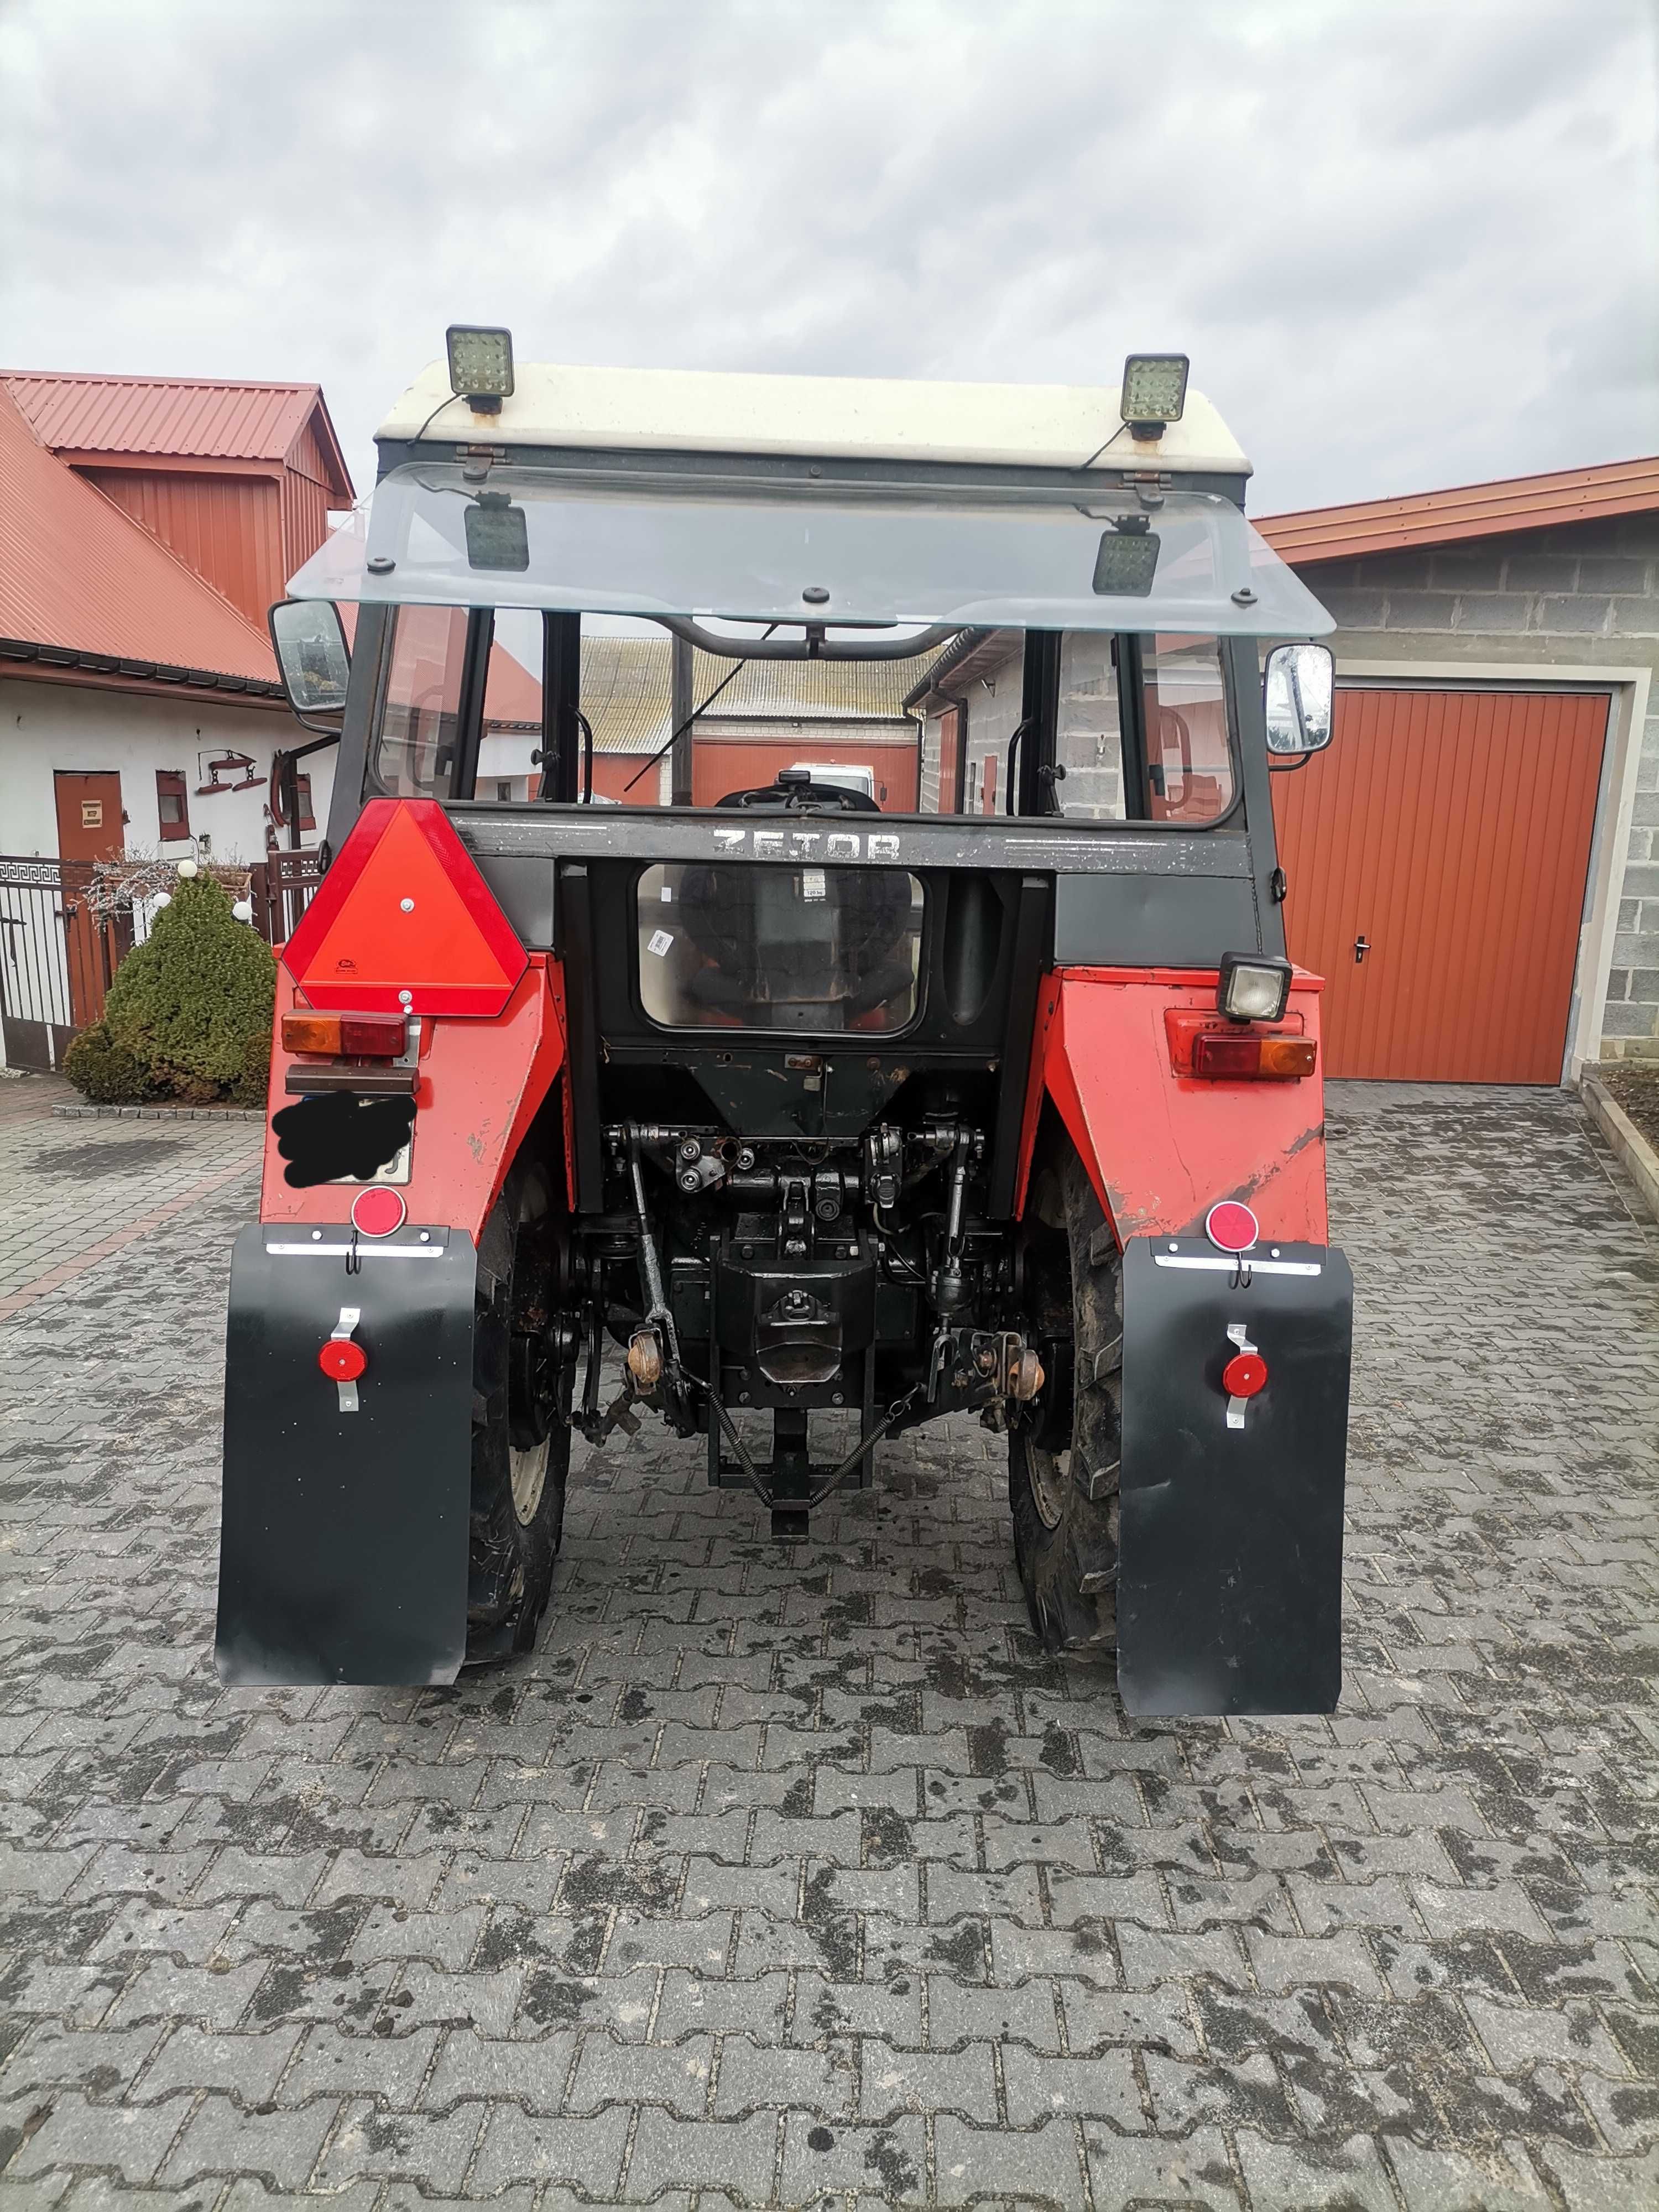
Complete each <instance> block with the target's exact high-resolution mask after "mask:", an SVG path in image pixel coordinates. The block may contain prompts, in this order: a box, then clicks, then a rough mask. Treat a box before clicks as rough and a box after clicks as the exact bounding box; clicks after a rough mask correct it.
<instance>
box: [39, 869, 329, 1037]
mask: <svg viewBox="0 0 1659 2212" xmlns="http://www.w3.org/2000/svg"><path fill="white" fill-rule="evenodd" d="M97 866H98V864H97V863H96V862H94V861H92V860H51V859H40V858H33V857H31V858H27V859H25V858H23V857H21V855H13V854H0V1038H3V1042H4V1047H5V1062H6V1065H7V1066H9V1067H27V1068H31V1069H33V1070H36V1071H37V1072H39V1073H43V1074H50V1073H52V1072H53V1071H54V1070H56V1069H57V1068H58V1067H61V1066H62V1065H63V1060H64V1054H65V1052H67V1051H68V1049H69V1045H70V1039H71V1038H72V1037H73V1036H74V1035H75V1033H76V1030H83V1029H85V1028H86V1027H87V1026H88V1024H90V1023H93V1022H95V1021H99V1020H100V1019H101V1018H102V1017H103V1012H104V999H105V994H106V993H107V991H108V989H109V987H110V985H111V983H112V982H113V981H114V980H115V971H116V969H118V967H119V966H120V964H121V963H122V961H123V960H125V957H126V956H127V954H128V953H129V952H131V950H132V948H133V946H134V945H137V944H142V943H143V939H144V938H145V937H146V936H147V935H148V934H149V920H150V917H151V915H152V914H153V912H154V902H153V900H152V899H149V898H144V897H140V898H139V899H138V900H137V902H134V901H133V900H131V899H126V898H124V899H122V900H120V901H119V902H118V903H117V904H116V905H115V906H114V907H113V908H111V907H110V906H109V904H108V898H107V893H106V894H105V896H103V897H102V898H100V900H99V901H98V902H97V904H96V905H94V900H93V897H92V896H91V894H92V892H93V890H94V873H95V871H96V868H97ZM248 876H249V883H248V892H247V896H248V897H249V899H250V900H251V902H252V907H253V926H254V927H255V928H256V929H257V930H258V932H259V933H260V935H261V936H262V937H263V938H264V939H265V941H266V943H267V944H271V945H281V944H283V943H284V942H285V941H286V939H288V938H289V937H290V936H291V935H292V934H293V932H294V927H295V924H296V923H297V922H298V921H299V919H300V916H301V915H302V914H303V913H304V912H305V910H306V908H307V904H308V903H309V902H310V899H311V895H312V893H313V891H314V890H316V888H317V886H318V884H319V883H320V882H321V881H322V868H321V863H320V860H319V856H318V854H315V853H281V852H277V853H270V854H267V855H266V857H265V859H264V860H263V861H262V862H260V863H259V865H258V866H255V867H252V868H251V869H250V870H249V871H248Z"/></svg>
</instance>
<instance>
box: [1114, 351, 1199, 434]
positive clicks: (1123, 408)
mask: <svg viewBox="0 0 1659 2212" xmlns="http://www.w3.org/2000/svg"><path fill="white" fill-rule="evenodd" d="M1189 367H1190V363H1189V362H1188V358H1187V356H1186V355H1185V354H1184V353H1132V354H1131V355H1130V356H1129V358H1128V359H1127V361H1126V362H1124V364H1123V397H1122V398H1121V401H1120V402H1119V405H1118V412H1119V413H1120V414H1121V416H1122V417H1123V419H1124V421H1125V422H1127V424H1128V425H1129V427H1130V428H1131V429H1132V430H1133V432H1134V435H1136V437H1137V438H1158V437H1161V436H1162V435H1163V434H1164V429H1165V428H1166V427H1167V426H1168V425H1169V424H1170V423H1171V422H1179V421H1180V420H1181V410H1182V408H1183V407H1185V405H1186V404H1187V371H1188V368H1189Z"/></svg>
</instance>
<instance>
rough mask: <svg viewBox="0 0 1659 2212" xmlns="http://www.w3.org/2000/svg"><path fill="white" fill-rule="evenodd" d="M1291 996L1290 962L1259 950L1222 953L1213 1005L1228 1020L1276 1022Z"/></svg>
mask: <svg viewBox="0 0 1659 2212" xmlns="http://www.w3.org/2000/svg"><path fill="white" fill-rule="evenodd" d="M1290 995H1291V963H1290V962H1289V961H1288V960H1276V959H1274V958H1273V957H1272V955H1271V954H1267V953H1260V952H1224V953H1223V954H1222V956H1221V981H1220V983H1219V985H1218V987H1217V991H1216V1000H1215V1002H1216V1005H1217V1006H1218V1008H1219V1010H1220V1011H1221V1012H1223V1013H1224V1014H1225V1016H1226V1017H1227V1018H1228V1020H1229V1021H1230V1022H1279V1021H1283V1020H1284V1018H1285V1006H1286V1004H1287V1003H1288V1001H1289V1000H1290Z"/></svg>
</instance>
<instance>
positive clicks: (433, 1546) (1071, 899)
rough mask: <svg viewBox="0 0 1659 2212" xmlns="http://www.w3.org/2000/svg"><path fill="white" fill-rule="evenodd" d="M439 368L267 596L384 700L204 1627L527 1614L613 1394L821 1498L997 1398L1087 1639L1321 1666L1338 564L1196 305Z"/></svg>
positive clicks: (368, 1677)
mask: <svg viewBox="0 0 1659 2212" xmlns="http://www.w3.org/2000/svg"><path fill="white" fill-rule="evenodd" d="M447 370H448V373H447V375H446V374H445V371H444V369H443V368H441V367H435V368H432V369H429V370H428V371H427V372H426V373H425V374H423V375H422V377H421V378H420V379H419V380H417V381H416V384H415V385H414V386H412V387H411V389H410V391H409V392H407V393H406V394H405V396H404V398H402V399H401V400H400V401H399V402H398V404H397V406H396V407H395V408H394V410H393V411H392V416H391V418H390V419H389V420H388V421H387V422H386V424H385V425H384V426H383V427H382V428H381V430H380V434H379V443H380V480H379V483H378V484H377V487H376V489H375V491H374V498H373V501H372V502H371V504H370V505H369V507H368V511H367V513H366V514H363V515H360V516H358V517H357V518H356V520H355V521H354V523H353V525H352V526H350V527H349V528H347V529H344V530H342V531H341V532H338V533H337V535H336V536H335V537H334V538H332V539H331V541H330V542H329V544H326V545H325V547H324V548H323V550H321V551H320V552H319V553H318V554H317V555H316V556H314V558H313V560H311V561H310V562H307V565H306V567H305V568H302V569H301V572H300V574H298V575H297V576H295V578H294V580H293V581H292V584H291V586H290V587H289V588H290V591H291V592H292V595H293V596H292V597H291V599H289V600H287V601H285V602H284V603H283V605H280V606H278V607H277V608H276V609H275V610H274V611H273V613H272V618H271V626H272V634H273V638H274V641H275V643H276V648H277V652H278V655H279V658H280V659H281V662H282V665H283V673H284V679H285V682H286V684H287V685H288V689H289V698H290V701H291V702H292V704H293V706H294V708H295V713H296V714H298V715H299V717H300V719H301V721H302V722H304V723H306V724H307V726H311V727H313V728H315V729H316V730H317V732H319V738H320V739H321V740H323V741H328V740H331V739H337V744H338V751H337V756H336V760H337V765H336V768H335V771H334V780H333V799H332V805H331V813H330V817H329V822H328V843H327V846H326V847H325V849H324V856H323V857H324V866H325V872H324V873H323V875H322V878H321V882H320V886H319V889H318V890H317V891H316V893H315V896H313V900H312V902H311V904H310V906H309V908H307V911H306V912H305V914H304V915H303V918H302V919H301V921H299V922H298V924H297V926H296V927H295V928H294V930H293V932H292V934H291V935H290V937H289V941H288V943H287V945H285V946H284V947H283V951H282V954H281V964H280V969H279V982H278V990H277V1010H276V1039H275V1050H274V1053H273V1057H272V1074H271V1096H270V1104H271V1109H272V1120H271V1132H272V1133H271V1138H270V1146H269V1149H268V1151H267V1153H266V1158H265V1168H264V1192H263V1197H262V1202H261V1206H260V1218H259V1220H258V1223H257V1224H256V1225H252V1226H250V1227H248V1228H246V1230H244V1231H243V1232H242V1233H241V1235H240V1238H239V1239H238V1242H237V1245H236V1250H235V1258H234V1268H233V1273H232V1279H231V1291H230V1314H229V1340H228V1374H227V1384H226V1423H225V1468H224V1518H223V1545H222V1559H221V1568H220V1585H219V1618H218V1659H219V1667H220V1671H221V1673H222V1675H223V1676H224V1677H225V1679H226V1680H228V1681H234V1682H249V1683H276V1682H305V1683H317V1682H359V1683H435V1682H447V1681H450V1680H453V1678H454V1676H455V1674H456V1673H457V1670H458V1669H459V1668H460V1667H462V1666H463V1665H464V1664H466V1663H469V1662H479V1661H486V1660H490V1659H495V1658H497V1657H499V1656H503V1655H507V1654H510V1653H512V1652H514V1651H523V1650H528V1649H529V1648H530V1647H531V1646H532V1644H533V1643H534V1640H535V1638H536V1635H537V1631H538V1624H539V1622H540V1620H541V1618H542V1615H543V1613H544V1609H545V1607H547V1604H548V1601H549V1594H550V1587H551V1583H552V1577H553V1572H554V1561H555V1557H556V1553H557V1550H558V1547H559V1537H560V1527H561V1520H562V1514H563V1510H564V1502H565V1482H566V1473H567V1468H568V1461H569V1454H570V1444H571V1437H572V1436H573V1434H574V1433H576V1432H578V1431H579V1432H580V1434H581V1435H582V1436H584V1437H587V1438H588V1439H590V1441H592V1442H593V1443H602V1442H603V1441H604V1439H605V1437H606V1436H607V1435H608V1434H609V1433H610V1432H611V1431H612V1430H613V1429H616V1428H617V1427H621V1428H623V1430H624V1431H629V1432H630V1433H631V1432H632V1431H633V1430H634V1429H635V1427H636V1426H637V1425H638V1422H639V1420H640V1418H641V1415H642V1414H649V1415H652V1416H654V1417H655V1418H656V1419H659V1420H660V1421H662V1422H664V1423H665V1424H666V1425H667V1426H668V1428H669V1429H670V1430H671V1431H673V1432H674V1434H675V1435H677V1436H678V1437H684V1438H687V1439H693V1438H700V1439H702V1449H703V1451H704V1452H705V1453H706V1459H707V1468H708V1480H709V1482H710V1483H711V1484H716V1485H722V1486H744V1487H746V1488H748V1489H749V1490H750V1491H752V1492H754V1494H755V1496H756V1498H757V1499H758V1501H759V1503H760V1505H761V1506H762V1507H763V1509H764V1510H765V1512H766V1513H767V1514H768V1515H769V1519H770V1528H771V1533H772V1534H773V1535H774V1536H775V1537H778V1538H781V1539H784V1540H792V1539H794V1540H798V1539H800V1538H803V1537H805V1535H806V1534H807V1533H808V1528H809V1524H810V1521H811V1515H812V1512H813V1510H814V1508H815V1507H817V1506H818V1505H820V1504H823V1501H824V1500H825V1499H826V1498H828V1497H829V1495H830V1494H831V1493H832V1492H835V1491H836V1490H837V1489H839V1488H841V1487H842V1486H867V1485H868V1484H870V1483H871V1481H872V1469H873V1465H874V1460H875V1455H876V1452H877V1449H878V1445H879V1444H880V1443H882V1442H883V1440H884V1439H886V1438H890V1437H897V1436H899V1435H901V1434H902V1432H903V1431H905V1430H907V1429H909V1428H912V1427H914V1426H915V1425H916V1424H918V1423H920V1422H923V1421H930V1420H933V1419H938V1418H939V1417H940V1416H942V1415H945V1414H964V1413H973V1414H977V1416H978V1417H979V1419H980V1420H981V1422H982V1423H983V1425H985V1426H986V1427H987V1429H989V1430H991V1431H994V1433H995V1434H997V1435H999V1436H1000V1437H1004V1438H1006V1446H1007V1455H1008V1494H1009V1503H1010V1508H1011V1512H1012V1523H1013V1544H1014V1551H1015V1555H1016V1557H1017V1559H1018V1565H1019V1571H1020V1574H1021V1576H1022V1578H1023V1581H1024V1589H1025V1595H1026V1598H1027V1601H1028V1603H1029V1606H1030V1620H1031V1626H1032V1630H1033V1632H1034V1633H1035V1635H1036V1636H1037V1637H1038V1638H1041V1640H1042V1644H1044V1645H1045V1646H1046V1647H1048V1649H1050V1650H1054V1651H1069V1652H1077V1653H1080V1654H1085V1655H1091V1656H1097V1655H1100V1654H1103V1653H1106V1652H1110V1651H1113V1650H1115V1654H1116V1661H1117V1670H1118V1680H1119V1683H1120V1686H1121V1694H1122V1697H1123V1700H1124V1703H1125V1705H1127V1708H1128V1710H1129V1711H1131V1712H1134V1713H1148V1714H1151V1713H1211V1714H1222V1713H1249V1712H1297V1711H1328V1710H1329V1709H1330V1708H1331V1707H1332V1706H1333V1705H1334V1704H1335V1701H1336V1699H1337V1696H1338V1693H1339V1690H1340V1651H1339V1645H1340V1610H1341V1608H1340V1583H1341V1564H1342V1538H1341V1530H1342V1510H1343V1466H1344V1450H1345V1438H1346V1410H1347V1390H1348V1379H1347V1378H1348V1361H1349V1346H1350V1335H1351V1325H1352V1324H1351V1317H1352V1283H1351V1279H1350V1276H1349V1273H1348V1269H1347V1266H1346V1262H1345V1261H1344V1260H1343V1258H1342V1256H1341V1255H1340V1253H1338V1252H1335V1251H1333V1250H1332V1249H1329V1247H1328V1244H1327V1243H1326V1234H1327V1231H1326V1217H1325V1173H1324V1153H1323V1122H1322V1100H1321V1077H1320V1067H1319V994H1320V984H1319V981H1317V979H1316V978H1315V977H1314V976H1311V975H1306V974H1304V973H1302V972H1300V971H1299V970H1297V969H1293V968H1292V967H1291V963H1289V961H1288V960H1287V959H1286V958H1285V931H1284V922H1283V913H1284V908H1283V902H1284V899H1285V876H1284V872H1283V871H1282V870H1281V869H1280V867H1279V864H1278V859H1277V855H1276V853H1275V850H1274V843H1273V805H1272V787H1271V783H1270V777H1271V775H1273V773H1274V772H1275V771H1280V770H1284V769H1296V768H1297V767H1299V766H1301V765H1303V764H1304V758H1305V756H1306V755H1308V754H1309V753H1310V752H1311V751H1313V750H1316V749H1317V748H1318V747H1320V746H1322V745H1324V744H1327V743H1328V741H1329V738H1330V733H1331V703H1332V670H1331V660H1330V655H1329V653H1328V650H1327V649H1326V648H1325V647H1323V646H1321V645H1316V644H1311V643H1308V642H1303V641H1304V640H1307V639H1308V638H1310V636H1312V635H1316V634H1319V633H1322V632H1325V631H1327V630H1328V629H1330V627H1331V623H1330V621H1329V618H1328V617H1327V615H1326V614H1325V612H1324V611H1323V610H1322V608H1321V607H1320V606H1319V605H1318V604H1317V603H1316V601H1315V600H1314V599H1312V598H1310V595H1309V593H1308V592H1306V590H1305V589H1304V587H1303V586H1302V585H1301V584H1300V583H1299V582H1298V581H1297V579H1296V577H1295V576H1294V575H1293V574H1291V572H1290V570H1289V569H1288V568H1285V565H1284V564H1283V562H1280V561H1279V559H1278V558H1277V557H1276V556H1275V555H1274V554H1273V552H1272V551H1271V550H1269V548H1268V547H1267V545H1266V544H1264V543H1263V541H1262V539H1261V538H1260V537H1258V536H1257V535H1256V534H1255V532H1254V531H1253V530H1252V529H1251V528H1250V527H1249V525H1248V524H1247V523H1246V521H1245V520H1244V514H1243V494H1244V486H1245V480H1246V478H1247V477H1248V475H1249V463H1248V462H1247V461H1246V459H1245V458H1244V456H1243V453H1241V452H1240V450H1239V448H1238V447H1237V445H1236V444H1235V443H1234V441H1233V440H1232V438H1231V435H1229V433H1228V432H1227V430H1226V429H1225V427H1224V426H1223V424H1222V422H1220V420H1219V418H1218V416H1217V415H1216V413H1215V411H1214V410H1213V409H1212V407H1211V406H1210V405H1209V404H1207V403H1206V402H1205V401H1204V400H1203V399H1201V398H1200V397H1199V395H1198V394H1197V393H1196V392H1192V391H1189V390H1188V388H1187V363H1186V362H1185V360H1184V359H1183V358H1182V357H1181V356H1137V357H1133V358H1132V359H1131V360H1130V361H1129V362H1128V363H1127V368H1126V372H1125V375H1124V379H1123V383H1122V387H1121V392H1120V391H1119V390H1118V389H1116V388H1112V389H1109V390H1097V389H1085V388H1073V387H1029V388H1026V387H1016V386H985V385H980V386H975V385H927V384H916V383H901V382H887V383H875V382H865V381H858V380H832V379H817V378H796V377H769V376H736V375H693V374H671V373H646V372H635V371H612V370H596V369H575V368H534V367H528V366H525V365H523V364H520V367H519V368H518V370H517V372H516V375H515V372H514V368H513V358H512V347H511V341H510V339H509V337H508V336H507V332H505V331H488V330H476V329H455V330H453V331H451V332H450V334H449V358H448V364H447ZM343 603H344V604H347V605H349V606H350V607H351V608H352V609H353V610H354V615H353V619H352V623H351V638H350V646H349V651H348V647H347V643H346V637H345V633H344V630H343V626H342V623H341V619H340V616H339V612H338V609H339V607H340V605H342V604H343ZM1264 640H1278V641H1280V642H1278V643H1275V644H1274V645H1273V648H1272V650H1271V651H1269V652H1267V655H1266V661H1265V667H1264V663H1263V659H1262V658H1261V655H1262V652H1263V644H1262V641H1264ZM1287 640H1288V641H1289V642H1285V641H1287ZM768 1431H769V1434H768ZM827 1432H838V1441H836V1443H834V1445H833V1448H829V1447H826V1445H825V1443H824V1437H825V1434H826V1433H827Z"/></svg>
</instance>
